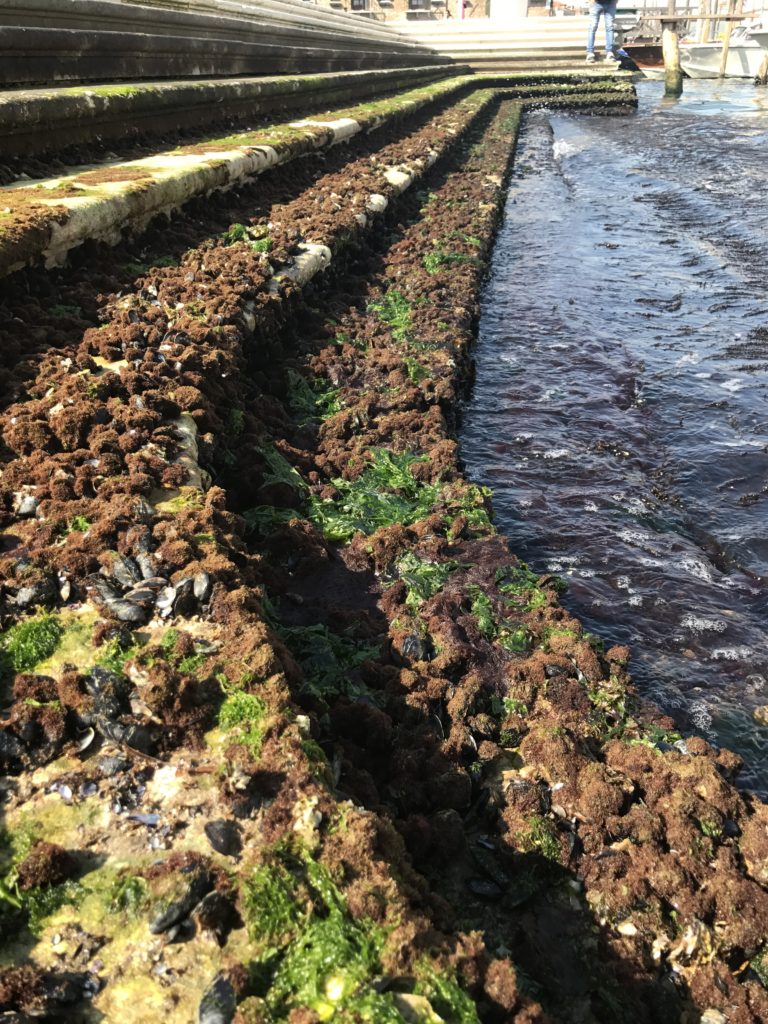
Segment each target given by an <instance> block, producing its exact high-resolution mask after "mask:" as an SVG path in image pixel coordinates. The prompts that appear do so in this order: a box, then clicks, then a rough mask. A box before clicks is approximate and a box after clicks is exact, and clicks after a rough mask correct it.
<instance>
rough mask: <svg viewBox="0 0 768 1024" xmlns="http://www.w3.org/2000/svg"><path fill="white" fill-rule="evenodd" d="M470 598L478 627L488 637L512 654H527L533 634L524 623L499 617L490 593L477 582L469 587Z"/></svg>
mask: <svg viewBox="0 0 768 1024" xmlns="http://www.w3.org/2000/svg"><path fill="white" fill-rule="evenodd" d="M467 596H468V597H469V598H470V602H471V603H470V611H471V612H472V614H473V615H474V616H475V621H476V622H477V628H478V629H479V630H480V632H481V633H482V634H483V636H484V637H485V638H486V640H490V641H492V642H494V643H497V644H499V646H500V647H503V648H504V649H505V650H507V651H510V653H512V654H525V653H526V652H527V651H528V650H529V649H530V646H531V635H530V632H529V631H528V629H527V628H526V627H525V626H524V625H523V624H522V623H509V622H507V621H506V620H504V619H501V620H500V619H499V618H498V617H497V616H496V612H495V611H494V607H493V602H492V601H491V599H490V598H489V597H488V595H487V594H486V593H485V592H484V591H482V590H481V589H480V587H478V586H477V585H475V584H471V585H470V586H468V587H467Z"/></svg>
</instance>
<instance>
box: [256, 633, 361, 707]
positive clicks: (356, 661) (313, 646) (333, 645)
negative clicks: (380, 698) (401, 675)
mask: <svg viewBox="0 0 768 1024" xmlns="http://www.w3.org/2000/svg"><path fill="white" fill-rule="evenodd" d="M276 629H277V632H278V634H279V635H280V636H281V638H282V639H283V640H284V641H285V644H286V646H287V647H288V649H289V650H290V652H291V654H292V655H293V656H294V658H295V659H296V660H297V662H298V663H299V666H300V667H301V670H302V672H303V674H304V684H303V686H302V689H303V691H304V692H305V693H308V694H311V695H312V696H313V697H316V698H318V699H320V700H324V701H326V700H331V699H333V698H336V697H339V696H341V695H346V696H348V697H360V696H363V695H364V694H366V693H367V692H368V691H367V687H366V686H364V685H363V683H361V682H358V681H357V680H356V679H355V676H354V671H355V669H356V668H359V667H360V665H362V664H363V662H365V661H368V660H369V659H371V658H375V657H377V655H378V654H379V648H378V646H376V645H372V644H369V643H366V642H364V641H360V640H355V639H353V638H352V637H348V636H340V635H339V634H338V633H333V632H331V630H329V629H328V627H327V626H323V625H321V624H319V623H317V624H315V625H312V626H280V625H278V626H277V627H276Z"/></svg>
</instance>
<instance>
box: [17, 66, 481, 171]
mask: <svg viewBox="0 0 768 1024" xmlns="http://www.w3.org/2000/svg"><path fill="white" fill-rule="evenodd" d="M468 70H469V69H468V68H466V67H462V66H461V65H453V64H451V65H450V66H443V67H429V66H427V67H419V68H402V69H394V70H393V69H379V70H373V71H341V72H336V73H334V74H323V75H284V76H278V77H268V78H236V79H220V80H210V79H209V80H205V79H199V80H196V81H194V82H189V81H181V82H162V81H158V82H130V83H122V84H119V85H109V86H98V85H97V86H69V87H63V88H58V89H14V90H11V91H9V92H0V137H2V139H3V154H4V156H5V157H6V158H11V157H20V156H28V155H41V154H45V153H50V152H55V151H57V150H61V149H62V148H65V147H68V146H73V145H81V144H83V143H90V142H92V141H93V140H95V139H99V140H100V141H109V140H120V141H126V140H127V141H130V140H131V139H133V138H135V137H137V136H141V137H142V138H146V137H147V136H152V135H155V136H158V135H164V134H171V135H177V134H178V133H179V132H181V131H183V130H190V129H195V128H198V129H203V128H205V127H209V126H211V125H213V124H220V125H222V126H224V125H226V124H227V123H235V124H240V125H247V124H248V120H247V119H253V121H255V120H256V119H257V118H259V117H260V116H263V115H264V114H269V115H274V116H276V117H277V116H279V115H280V114H281V113H283V112H285V111H291V110H304V111H306V110H313V111H321V110H324V109H326V108H327V107H331V106H339V105H341V104H343V103H357V102H359V101H360V100H363V99H371V98H374V97H377V96H382V95H384V94H387V93H392V92H396V91H401V90H404V89H414V88H416V87H418V86H420V85H426V84H427V83H429V82H433V81H435V80H437V79H439V78H444V77H446V76H447V75H449V74H450V75H455V74H457V73H459V74H460V73H462V72H465V71H468ZM253 121H252V122H251V123H253ZM209 130H210V127H209Z"/></svg>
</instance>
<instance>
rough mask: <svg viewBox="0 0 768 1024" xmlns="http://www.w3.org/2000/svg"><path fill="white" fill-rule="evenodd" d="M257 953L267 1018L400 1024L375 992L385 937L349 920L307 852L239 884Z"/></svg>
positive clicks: (283, 853) (290, 854) (279, 859)
mask: <svg viewBox="0 0 768 1024" xmlns="http://www.w3.org/2000/svg"><path fill="white" fill-rule="evenodd" d="M243 904H244V917H245V921H246V926H247V928H248V933H249V935H250V937H251V940H252V941H253V943H254V944H255V947H256V957H255V959H254V961H253V963H252V970H251V974H252V978H253V979H254V984H255V987H256V989H257V990H258V992H259V995H261V996H262V998H263V999H264V1002H265V1003H266V1006H267V1008H268V1009H269V1011H270V1013H271V1014H272V1015H273V1016H272V1017H271V1018H270V1019H273V1020H285V1019H286V1018H287V1017H288V1016H289V1015H290V1013H291V1011H292V1010H293V1009H298V1008H309V1009H310V1010H312V1011H314V1013H316V1014H317V1016H318V1017H319V1019H320V1020H321V1021H326V1020H334V1021H339V1022H350V1024H351V1022H352V1021H360V1020H364V1021H375V1022H377V1024H378V1022H381V1024H389V1022H391V1024H401V1022H402V1021H403V1018H402V1017H401V1016H400V1014H399V1013H398V1011H397V1009H396V1006H395V1002H394V998H393V996H392V995H391V994H389V993H381V992H378V991H376V989H375V987H374V982H375V980H376V978H377V977H378V976H380V974H381V971H382V966H381V952H382V950H383V948H384V945H385V942H386V932H385V930H384V929H383V928H381V927H380V926H378V925H376V924H374V923H373V922H372V921H368V920H361V921H356V920H354V919H353V918H352V916H351V915H350V913H349V911H348V909H347V906H346V902H345V900H344V897H343V895H342V893H341V891H340V889H339V888H338V886H337V884H336V882H335V881H334V879H333V877H332V876H331V874H330V872H329V871H328V870H327V869H326V868H325V867H323V866H322V865H321V864H318V863H317V862H316V861H315V860H313V859H312V857H311V856H310V855H309V853H308V852H307V851H306V850H303V849H299V850H293V851H292V850H288V849H286V848H283V849H281V850H278V851H276V852H275V854H274V856H273V857H272V858H271V860H270V861H269V862H268V863H266V864H263V865H261V866H260V867H257V868H255V869H254V871H253V872H252V874H251V876H250V877H249V878H248V879H247V880H246V882H245V886H244V899H243Z"/></svg>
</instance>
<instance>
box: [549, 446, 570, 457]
mask: <svg viewBox="0 0 768 1024" xmlns="http://www.w3.org/2000/svg"><path fill="white" fill-rule="evenodd" d="M570 454H571V449H570V448H550V449H549V451H546V452H544V458H545V459H564V458H565V457H566V456H567V455H570Z"/></svg>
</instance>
